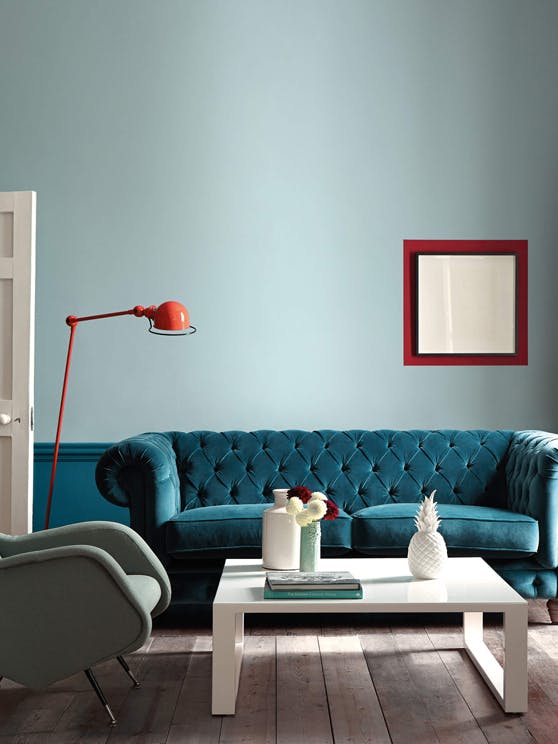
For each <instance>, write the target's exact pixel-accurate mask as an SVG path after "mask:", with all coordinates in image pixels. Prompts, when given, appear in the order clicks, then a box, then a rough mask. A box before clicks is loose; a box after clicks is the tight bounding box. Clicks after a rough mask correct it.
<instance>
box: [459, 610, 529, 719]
mask: <svg viewBox="0 0 558 744" xmlns="http://www.w3.org/2000/svg"><path fill="white" fill-rule="evenodd" d="M463 640H464V642H465V648H466V650H467V653H468V654H469V656H470V657H471V660H472V661H473V663H474V665H475V666H476V667H477V669H478V671H479V672H480V674H481V675H482V677H483V679H484V681H485V682H486V684H487V685H488V686H489V687H490V689H491V690H492V692H493V693H494V696H495V697H496V699H497V700H498V701H499V703H500V705H501V706H502V708H503V709H504V710H505V711H506V713H524V712H525V711H526V710H527V605H526V604H525V605H518V606H517V607H513V608H511V609H509V610H507V611H506V612H505V613H504V649H505V657H504V666H503V668H502V666H500V664H499V663H498V660H497V659H496V658H495V657H494V655H493V654H492V652H491V651H490V649H489V648H488V647H487V646H486V644H485V643H484V640H483V615H482V612H464V613H463Z"/></svg>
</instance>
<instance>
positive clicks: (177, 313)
mask: <svg viewBox="0 0 558 744" xmlns="http://www.w3.org/2000/svg"><path fill="white" fill-rule="evenodd" d="M134 315H137V316H144V317H146V318H148V320H149V332H150V333H158V334H159V335H161V336H187V335H190V334H191V333H195V332H196V328H195V326H193V325H190V315H189V313H188V310H186V308H185V307H184V305H183V304H182V303H181V302H174V301H173V300H171V301H169V302H163V303H162V304H161V305H159V307H155V305H151V306H150V307H146V308H143V307H141V305H138V306H137V307H135V308H134Z"/></svg>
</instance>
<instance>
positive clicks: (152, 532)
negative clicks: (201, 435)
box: [95, 433, 181, 558]
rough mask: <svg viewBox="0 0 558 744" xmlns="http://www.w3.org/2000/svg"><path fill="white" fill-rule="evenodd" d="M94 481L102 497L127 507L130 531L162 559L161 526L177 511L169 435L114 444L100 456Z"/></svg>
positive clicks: (177, 486) (177, 483)
mask: <svg viewBox="0 0 558 744" xmlns="http://www.w3.org/2000/svg"><path fill="white" fill-rule="evenodd" d="M95 479H96V482H97V488H98V489H99V491H100V492H101V495H102V496H104V497H105V498H106V499H107V500H108V501H110V502H111V503H113V504H116V505H117V506H127V507H128V508H129V510H130V524H131V526H132V528H133V529H134V530H135V531H136V532H138V533H139V534H140V535H141V536H142V537H144V538H145V540H146V541H147V543H148V544H149V545H150V546H151V547H152V548H153V550H154V551H155V553H156V554H157V555H158V556H159V557H160V558H163V557H164V556H165V553H166V551H165V544H164V525H165V524H166V522H167V521H168V520H169V519H170V518H171V517H173V516H174V515H175V514H177V513H178V512H179V511H180V508H181V502H180V480H179V477H178V471H177V467H176V454H175V452H174V449H173V447H172V435H171V434H167V433H149V434H140V435H139V436H136V437H131V438H129V439H124V440H122V441H121V442H118V443H117V444H114V445H113V446H112V447H109V449H108V450H106V452H104V453H103V454H102V455H101V458H100V459H99V462H98V463H97V467H96V471H95Z"/></svg>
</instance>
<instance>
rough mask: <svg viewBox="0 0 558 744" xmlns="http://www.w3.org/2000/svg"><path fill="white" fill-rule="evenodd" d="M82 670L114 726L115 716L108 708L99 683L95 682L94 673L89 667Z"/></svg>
mask: <svg viewBox="0 0 558 744" xmlns="http://www.w3.org/2000/svg"><path fill="white" fill-rule="evenodd" d="M84 672H85V675H86V677H87V679H88V680H89V682H90V684H91V687H92V688H93V689H94V690H95V693H96V694H97V697H98V698H99V700H100V701H101V703H102V705H103V708H104V709H105V710H106V712H107V713H108V714H109V718H110V723H111V726H114V724H115V723H116V718H115V717H114V713H113V712H112V710H111V709H110V705H109V704H108V701H107V699H106V697H105V696H104V693H103V691H102V690H101V688H100V687H99V683H98V682H97V679H96V677H95V675H94V674H93V672H92V670H91V669H84Z"/></svg>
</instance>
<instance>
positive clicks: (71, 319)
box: [45, 305, 157, 530]
mask: <svg viewBox="0 0 558 744" xmlns="http://www.w3.org/2000/svg"><path fill="white" fill-rule="evenodd" d="M156 310H157V308H156V307H155V305H150V306H149V307H147V308H145V307H142V305H136V306H135V307H133V308H132V309H131V310H121V311H119V312H116V313H103V314H101V315H85V316H83V317H81V318H77V317H76V316H75V315H68V317H67V318H66V323H67V324H68V325H69V326H70V339H69V342H68V353H67V355H66V368H65V370H64V382H63V384H62V396H61V399H60V411H59V413H58V425H57V427H56V440H55V443H54V454H53V457H52V468H51V471H50V483H49V487H48V498H47V506H46V514H45V530H46V529H47V528H48V525H49V522H50V511H51V507H52V494H53V491H54V480H55V478H56V467H57V465H58V452H59V449H60V434H61V432H62V420H63V418H64V407H65V405H66V391H67V389H68V377H69V375H70V364H71V361H72V351H73V348H74V335H75V332H76V328H77V325H78V323H81V322H84V321H86V320H101V319H103V318H116V317H117V316H119V315H135V316H136V317H137V318H142V317H145V318H148V319H149V320H153V318H154V316H155V311H156Z"/></svg>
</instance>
